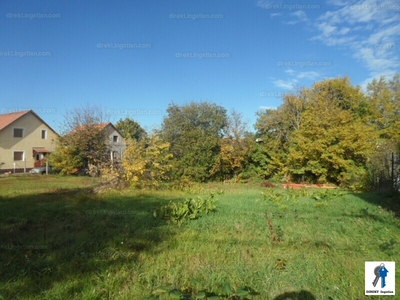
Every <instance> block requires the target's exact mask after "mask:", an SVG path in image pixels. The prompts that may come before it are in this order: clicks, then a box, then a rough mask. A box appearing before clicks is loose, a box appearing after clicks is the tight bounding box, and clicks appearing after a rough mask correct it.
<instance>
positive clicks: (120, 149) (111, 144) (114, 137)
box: [99, 122, 126, 162]
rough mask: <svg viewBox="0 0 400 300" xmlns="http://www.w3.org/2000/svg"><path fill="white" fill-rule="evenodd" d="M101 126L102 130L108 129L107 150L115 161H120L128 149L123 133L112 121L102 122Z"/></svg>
mask: <svg viewBox="0 0 400 300" xmlns="http://www.w3.org/2000/svg"><path fill="white" fill-rule="evenodd" d="M99 126H100V127H101V128H102V130H105V131H106V134H107V136H108V142H107V149H106V151H107V153H108V154H109V155H110V160H111V161H113V162H114V161H119V160H120V159H121V158H122V155H123V153H124V151H125V149H126V144H125V140H124V138H123V137H122V134H121V133H120V132H119V131H118V129H117V128H115V126H114V125H113V124H112V123H111V122H108V123H101V124H99Z"/></svg>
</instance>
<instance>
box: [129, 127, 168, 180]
mask: <svg viewBox="0 0 400 300" xmlns="http://www.w3.org/2000/svg"><path fill="white" fill-rule="evenodd" d="M169 149H170V144H169V143H167V142H164V141H162V140H161V139H160V138H159V137H158V136H157V135H155V134H152V135H150V136H149V137H145V138H142V139H140V140H138V141H137V140H134V139H131V140H129V141H128V147H127V149H126V151H125V154H124V157H123V159H122V166H123V169H124V178H125V180H126V181H127V182H129V183H130V184H137V185H139V186H146V187H157V186H159V184H160V183H161V182H163V181H167V180H169V179H170V178H171V176H170V171H171V168H172V165H171V159H172V154H171V153H170V151H169Z"/></svg>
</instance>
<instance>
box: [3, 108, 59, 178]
mask: <svg viewBox="0 0 400 300" xmlns="http://www.w3.org/2000/svg"><path fill="white" fill-rule="evenodd" d="M58 137H59V136H58V134H57V133H56V132H55V131H54V130H53V129H52V128H51V127H50V126H49V125H48V124H47V123H46V122H45V121H43V119H42V118H40V117H39V116H38V115H37V114H36V113H35V112H34V111H33V110H25V111H20V112H14V113H8V114H0V174H2V173H6V172H13V173H23V172H27V171H29V170H30V169H32V168H34V167H38V166H40V165H41V164H42V163H43V160H44V159H45V158H46V156H47V155H48V154H49V153H50V152H52V151H54V149H55V146H56V140H57V138H58Z"/></svg>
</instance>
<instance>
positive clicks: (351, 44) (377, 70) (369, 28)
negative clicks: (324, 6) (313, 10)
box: [312, 0, 400, 77]
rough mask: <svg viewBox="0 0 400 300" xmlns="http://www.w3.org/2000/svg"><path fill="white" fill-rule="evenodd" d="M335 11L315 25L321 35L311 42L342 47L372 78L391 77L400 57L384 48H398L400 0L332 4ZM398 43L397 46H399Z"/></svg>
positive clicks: (333, 2)
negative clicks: (391, 46)
mask: <svg viewBox="0 0 400 300" xmlns="http://www.w3.org/2000/svg"><path fill="white" fill-rule="evenodd" d="M328 4H331V5H334V6H335V7H334V8H333V10H330V11H327V12H325V13H324V14H322V15H320V16H319V17H318V18H317V19H316V21H315V22H314V27H315V28H316V29H317V31H319V34H318V35H316V36H314V37H313V38H312V40H314V41H315V40H318V41H321V42H322V43H323V44H325V45H327V46H341V47H344V48H347V49H348V50H349V51H350V52H352V56H353V57H354V58H355V59H356V60H358V61H359V62H360V63H362V64H363V65H364V66H365V67H366V68H367V69H368V71H369V73H370V74H369V76H377V77H379V76H380V75H381V74H389V73H390V74H392V73H393V72H394V70H395V69H396V68H398V67H399V66H400V65H399V53H398V52H397V53H396V52H395V51H394V49H390V47H386V48H385V47H380V45H385V44H399V36H400V24H399V22H400V14H399V10H398V9H397V10H396V9H394V8H396V7H399V6H400V3H399V2H398V0H359V1H341V0H331V1H328ZM396 40H397V43H396Z"/></svg>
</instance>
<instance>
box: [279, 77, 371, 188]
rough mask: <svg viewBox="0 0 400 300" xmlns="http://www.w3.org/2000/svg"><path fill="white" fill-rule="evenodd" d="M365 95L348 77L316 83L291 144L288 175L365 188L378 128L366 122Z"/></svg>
mask: <svg viewBox="0 0 400 300" xmlns="http://www.w3.org/2000/svg"><path fill="white" fill-rule="evenodd" d="M365 103H366V102H365V97H364V94H363V93H362V91H361V90H360V88H359V87H353V86H352V85H351V84H350V82H349V80H348V78H336V79H329V80H325V81H322V82H318V83H316V84H314V86H313V88H312V90H311V93H310V98H309V100H308V105H307V108H306V109H305V111H304V113H303V114H302V123H301V126H300V127H299V129H298V130H296V131H295V132H294V134H293V136H292V140H291V142H290V147H289V154H288V160H287V163H286V171H287V173H288V174H289V175H290V176H291V178H292V179H293V180H305V181H311V182H320V183H324V182H334V183H338V184H343V185H347V186H351V187H353V188H362V187H363V185H365V182H364V183H360V182H357V180H361V179H362V178H364V179H365V180H367V178H366V177H367V171H366V162H367V160H368V157H369V156H370V155H371V153H372V152H373V149H374V147H375V144H374V143H373V141H374V140H375V138H376V131H375V130H374V128H372V127H370V126H368V124H366V122H365V118H364V115H365V111H364V110H365V107H366V105H365Z"/></svg>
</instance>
